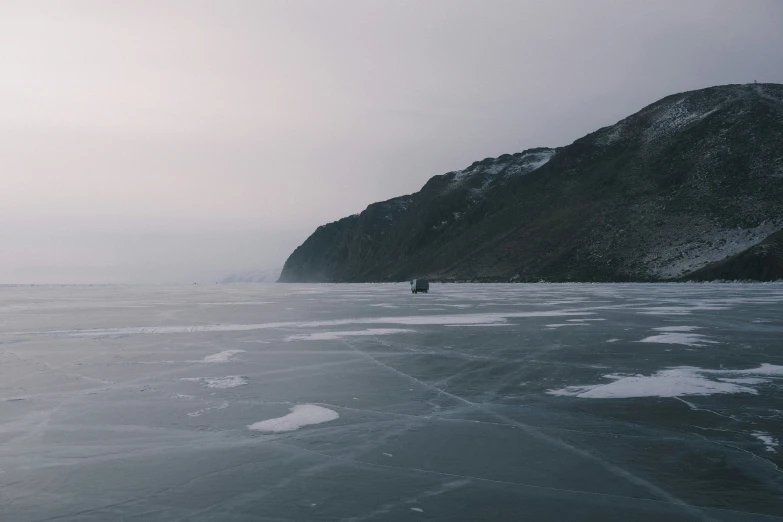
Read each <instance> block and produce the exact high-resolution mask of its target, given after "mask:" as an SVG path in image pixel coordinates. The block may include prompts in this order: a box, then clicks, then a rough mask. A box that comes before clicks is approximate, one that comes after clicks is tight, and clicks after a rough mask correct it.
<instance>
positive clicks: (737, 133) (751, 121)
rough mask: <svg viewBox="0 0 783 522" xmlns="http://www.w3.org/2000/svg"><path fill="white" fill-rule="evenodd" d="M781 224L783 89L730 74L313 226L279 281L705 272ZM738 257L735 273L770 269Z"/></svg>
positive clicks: (642, 276) (602, 277)
mask: <svg viewBox="0 0 783 522" xmlns="http://www.w3.org/2000/svg"><path fill="white" fill-rule="evenodd" d="M782 228H783V86H781V85H775V84H758V85H756V84H753V85H728V86H721V87H712V88H709V89H703V90H699V91H692V92H686V93H682V94H676V95H673V96H669V97H666V98H664V99H662V100H660V101H658V102H656V103H654V104H652V105H650V106H648V107H646V108H644V109H642V110H641V111H639V112H638V113H636V114H634V115H632V116H629V117H628V118H626V119H624V120H622V121H620V122H618V123H617V124H615V125H613V126H610V127H606V128H603V129H600V130H598V131H596V132H594V133H592V134H589V135H587V136H585V137H583V138H580V139H579V140H577V141H575V142H574V143H572V144H571V145H568V146H566V147H562V148H557V149H550V148H539V149H531V150H527V151H524V152H521V153H517V154H507V155H503V156H500V157H498V158H487V159H485V160H483V161H478V162H476V163H474V164H473V165H471V166H470V167H468V168H467V169H465V170H462V171H457V172H449V173H447V174H443V175H440V176H435V177H433V178H431V179H430V180H429V181H428V182H427V183H426V184H425V185H424V187H422V189H421V190H420V191H419V192H417V193H415V194H411V195H409V196H402V197H399V198H394V199H391V200H388V201H384V202H381V203H374V204H372V205H370V206H369V207H367V209H366V210H365V211H364V212H362V213H360V214H358V215H354V216H350V217H347V218H344V219H341V220H340V221H337V222H334V223H329V224H327V225H323V226H321V227H319V228H318V229H317V230H316V231H315V232H314V233H313V235H312V236H310V237H309V238H308V239H307V240H306V241H305V242H304V243H303V244H302V245H301V246H300V247H298V248H297V249H296V250H295V251H294V252H293V254H291V256H290V257H289V259H288V261H286V263H285V266H284V268H283V272H282V274H281V277H280V281H282V282H306V281H307V282H326V281H332V282H338V281H345V282H348V281H398V280H407V279H411V278H413V277H428V278H430V279H433V280H441V281H454V280H470V281H539V280H545V281H662V280H677V279H682V278H687V277H688V276H689V275H691V274H693V275H694V277H696V276H698V277H699V278H702V279H704V278H717V277H718V276H717V275H714V276H710V274H718V273H719V272H717V271H712V272H711V271H710V270H708V268H709V267H712V266H718V264H720V263H722V262H724V261H726V260H727V258H731V257H733V256H737V255H738V254H742V253H743V252H745V251H748V250H749V249H753V248H754V247H755V246H756V245H759V244H762V243H763V242H764V241H765V239H766V238H768V237H769V236H771V235H773V234H774V233H776V232H778V231H779V230H781V229H782ZM770 241H772V240H770ZM772 243H773V244H777V243H775V242H774V241H772ZM765 248H766V247H765ZM767 251H769V252H773V253H772V254H769V255H770V256H772V257H770V258H769V259H774V256H775V255H779V254H775V253H774V252H777V250H775V249H774V248H766V250H765V252H767ZM754 259H758V256H756V257H755V258H754ZM765 259H766V258H765ZM769 262H773V261H769ZM765 263H767V262H765ZM765 263H762V264H765ZM740 264H742V266H744V267H745V269H743V270H745V271H744V272H743V274H742V278H745V279H748V278H750V279H753V278H756V279H769V278H774V275H775V274H774V273H772V272H774V270H772V272H770V273H766V272H765V275H764V276H763V277H762V275H761V274H760V273H759V274H755V273H751V272H752V271H753V270H752V269H749V268H747V267H748V266H750V265H748V263H740ZM773 264H774V262H773ZM751 265H752V263H751ZM721 266H723V265H721ZM726 266H728V265H726ZM731 266H739V265H731ZM765 266H766V264H765ZM768 272H769V271H768ZM754 274H755V275H754ZM720 275H721V277H720V278H723V279H727V278H734V277H740V275H738V274H737V275H734V274H733V272H731V269H729V268H726V267H724V268H723V269H722V271H720ZM778 277H783V274H779V275H778Z"/></svg>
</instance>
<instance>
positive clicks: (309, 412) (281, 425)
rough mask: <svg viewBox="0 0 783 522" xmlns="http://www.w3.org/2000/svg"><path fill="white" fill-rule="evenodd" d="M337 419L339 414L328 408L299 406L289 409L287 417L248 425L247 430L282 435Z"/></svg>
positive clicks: (310, 405)
mask: <svg viewBox="0 0 783 522" xmlns="http://www.w3.org/2000/svg"><path fill="white" fill-rule="evenodd" d="M339 417H340V414H339V413H337V412H336V411H334V410H330V409H329V408H324V407H323V406H317V405H315V404H299V405H297V406H294V407H293V408H291V413H289V414H288V415H284V416H283V417H277V418H275V419H267V420H264V421H260V422H256V423H253V424H251V425H249V426H248V428H249V429H251V430H253V431H263V432H268V433H282V432H286V431H295V430H298V429H299V428H302V427H304V426H310V425H312V424H321V423H324V422H329V421H333V420H335V419H337V418H339Z"/></svg>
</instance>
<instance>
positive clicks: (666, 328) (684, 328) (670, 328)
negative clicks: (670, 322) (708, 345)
mask: <svg viewBox="0 0 783 522" xmlns="http://www.w3.org/2000/svg"><path fill="white" fill-rule="evenodd" d="M653 330H655V331H656V332H692V331H694V330H699V327H698V326H661V327H659V328H653Z"/></svg>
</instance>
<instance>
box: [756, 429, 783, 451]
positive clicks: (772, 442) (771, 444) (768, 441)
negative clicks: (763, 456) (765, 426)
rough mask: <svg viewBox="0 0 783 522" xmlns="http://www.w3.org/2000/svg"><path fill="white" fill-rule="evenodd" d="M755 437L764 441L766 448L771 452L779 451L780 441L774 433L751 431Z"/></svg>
mask: <svg viewBox="0 0 783 522" xmlns="http://www.w3.org/2000/svg"><path fill="white" fill-rule="evenodd" d="M751 435H753V436H754V437H756V438H757V439H758V440H760V441H761V442H762V443H764V449H765V450H767V451H769V452H770V453H777V452H778V450H777V447H778V441H777V439H775V438H774V437H772V435H770V434H769V433H764V432H763V431H754V432H753V433H751Z"/></svg>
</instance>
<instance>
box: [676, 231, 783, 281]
mask: <svg viewBox="0 0 783 522" xmlns="http://www.w3.org/2000/svg"><path fill="white" fill-rule="evenodd" d="M686 279H687V280H688V281H713V280H716V279H717V280H735V279H740V280H753V281H777V280H779V279H783V230H780V231H778V232H775V233H774V234H772V235H771V236H769V237H768V238H767V239H765V240H764V241H762V242H761V243H759V244H758V245H754V246H752V247H750V248H749V249H747V250H745V251H743V252H740V253H739V254H737V255H734V256H731V257H729V258H727V259H724V260H723V261H718V262H717V263H713V264H711V265H708V266H706V267H704V268H702V269H700V270H696V271H695V272H693V273H692V274H689V275H688V276H687V278H686Z"/></svg>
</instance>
